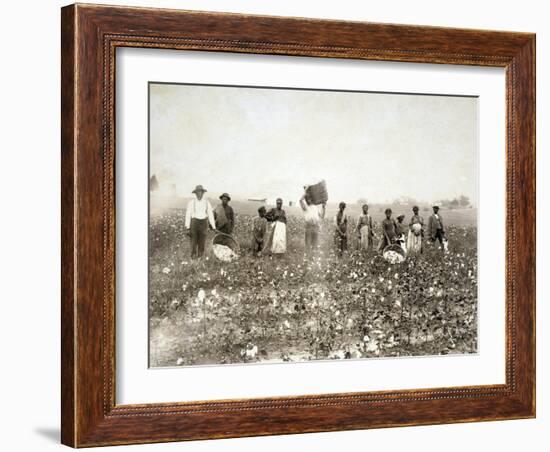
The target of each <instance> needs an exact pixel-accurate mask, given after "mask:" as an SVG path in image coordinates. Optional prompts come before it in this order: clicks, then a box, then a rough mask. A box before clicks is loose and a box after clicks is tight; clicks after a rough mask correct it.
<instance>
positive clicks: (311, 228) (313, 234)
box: [300, 186, 326, 254]
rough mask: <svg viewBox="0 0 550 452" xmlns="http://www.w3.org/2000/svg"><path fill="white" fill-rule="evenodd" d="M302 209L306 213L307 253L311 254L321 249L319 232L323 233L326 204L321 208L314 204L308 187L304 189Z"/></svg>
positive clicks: (301, 202)
mask: <svg viewBox="0 0 550 452" xmlns="http://www.w3.org/2000/svg"><path fill="white" fill-rule="evenodd" d="M300 207H301V208H302V210H303V211H304V217H305V221H306V230H305V251H306V253H307V254H311V253H314V252H315V251H316V250H317V248H318V247H319V232H320V231H321V222H322V221H323V218H325V213H326V203H324V202H323V203H322V204H321V206H320V207H319V206H318V205H315V204H313V200H312V198H311V195H310V194H309V193H308V187H307V186H306V187H304V194H303V195H302V197H301V198H300Z"/></svg>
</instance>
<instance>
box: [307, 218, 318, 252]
mask: <svg viewBox="0 0 550 452" xmlns="http://www.w3.org/2000/svg"><path fill="white" fill-rule="evenodd" d="M318 246H319V225H318V224H314V223H306V252H311V251H315V250H316V249H317V247H318Z"/></svg>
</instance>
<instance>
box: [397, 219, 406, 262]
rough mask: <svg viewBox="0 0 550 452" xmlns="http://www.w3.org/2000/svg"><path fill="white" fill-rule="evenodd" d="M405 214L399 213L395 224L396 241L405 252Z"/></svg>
mask: <svg viewBox="0 0 550 452" xmlns="http://www.w3.org/2000/svg"><path fill="white" fill-rule="evenodd" d="M404 219H405V215H399V216H398V217H397V223H396V224H395V233H396V235H397V237H396V243H397V244H398V245H399V246H400V247H401V248H402V249H403V251H404V252H405V253H407V246H406V244H405V233H406V232H407V226H406V225H405V223H403V220H404Z"/></svg>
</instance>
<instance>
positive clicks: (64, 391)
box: [60, 5, 77, 447]
mask: <svg viewBox="0 0 550 452" xmlns="http://www.w3.org/2000/svg"><path fill="white" fill-rule="evenodd" d="M76 19H77V16H76V6H75V5H69V6H65V7H63V8H61V175H62V178H61V360H60V361H61V443H62V444H65V445H67V446H71V447H76V445H77V426H76V425H77V423H76V421H77V413H76V366H75V364H76V324H75V323H76V322H75V321H76V305H75V303H76V294H75V289H76V286H75V281H76V256H75V249H76V248H75V246H76V240H75V233H76V228H75V219H76V215H75V213H76V209H75V186H76V185H75V182H76V154H75V148H76V115H77V106H76V53H75V50H76V29H77V27H76Z"/></svg>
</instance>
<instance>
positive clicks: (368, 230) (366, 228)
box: [357, 204, 374, 251]
mask: <svg viewBox="0 0 550 452" xmlns="http://www.w3.org/2000/svg"><path fill="white" fill-rule="evenodd" d="M357 233H358V235H359V243H360V246H361V251H368V250H370V249H372V241H373V240H372V238H373V237H374V231H373V230H372V217H371V216H370V215H369V206H368V205H367V204H363V213H362V214H361V215H360V216H359V221H358V222H357Z"/></svg>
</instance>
